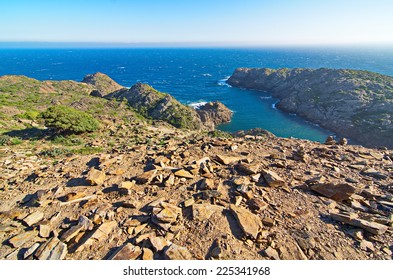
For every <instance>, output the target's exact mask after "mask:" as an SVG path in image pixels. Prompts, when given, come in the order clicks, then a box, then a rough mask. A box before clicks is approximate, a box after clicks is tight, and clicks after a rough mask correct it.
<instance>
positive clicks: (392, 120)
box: [228, 68, 393, 148]
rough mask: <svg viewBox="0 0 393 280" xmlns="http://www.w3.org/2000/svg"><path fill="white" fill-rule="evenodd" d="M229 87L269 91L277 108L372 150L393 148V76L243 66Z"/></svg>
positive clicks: (365, 72) (235, 74)
mask: <svg viewBox="0 0 393 280" xmlns="http://www.w3.org/2000/svg"><path fill="white" fill-rule="evenodd" d="M228 84H230V85H232V86H236V87H241V88H246V89H254V90H262V91H268V92H270V93H272V95H273V96H274V97H276V98H279V99H280V102H279V103H278V104H277V108H279V109H282V110H284V111H287V112H291V113H296V114H298V115H299V116H300V117H303V118H304V119H307V120H309V121H312V122H314V123H317V124H319V125H321V126H323V127H325V128H327V129H330V130H332V131H335V132H337V133H339V134H342V135H344V136H347V137H349V138H352V139H353V140H356V141H357V142H360V143H362V144H364V145H367V146H386V147H389V148H392V147H393V141H392V140H391V139H393V77H389V76H385V75H381V74H377V73H373V72H368V71H358V70H346V69H325V68H321V69H278V70H274V69H268V68H239V69H236V70H235V72H234V73H233V75H232V76H231V77H230V78H229V80H228Z"/></svg>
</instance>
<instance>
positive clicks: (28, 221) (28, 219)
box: [23, 211, 44, 227]
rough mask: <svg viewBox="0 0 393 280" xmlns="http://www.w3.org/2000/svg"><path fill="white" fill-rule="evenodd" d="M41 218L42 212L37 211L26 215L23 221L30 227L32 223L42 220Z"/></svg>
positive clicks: (42, 216)
mask: <svg viewBox="0 0 393 280" xmlns="http://www.w3.org/2000/svg"><path fill="white" fill-rule="evenodd" d="M43 218H44V213H42V212H39V211H38V212H34V213H31V214H30V215H28V216H27V217H26V218H24V219H23V222H24V223H25V224H26V225H28V226H29V227H31V226H32V225H34V224H36V223H38V222H40V221H42V219H43Z"/></svg>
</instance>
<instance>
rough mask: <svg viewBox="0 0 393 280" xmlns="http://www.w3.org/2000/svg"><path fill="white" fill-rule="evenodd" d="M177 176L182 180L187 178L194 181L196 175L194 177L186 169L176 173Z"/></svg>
mask: <svg viewBox="0 0 393 280" xmlns="http://www.w3.org/2000/svg"><path fill="white" fill-rule="evenodd" d="M175 176H176V177H180V178H186V179H193V178H194V175H192V174H191V173H190V172H188V171H187V170H185V169H180V170H178V171H176V172H175Z"/></svg>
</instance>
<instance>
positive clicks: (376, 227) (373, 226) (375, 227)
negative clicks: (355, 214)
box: [330, 213, 388, 234]
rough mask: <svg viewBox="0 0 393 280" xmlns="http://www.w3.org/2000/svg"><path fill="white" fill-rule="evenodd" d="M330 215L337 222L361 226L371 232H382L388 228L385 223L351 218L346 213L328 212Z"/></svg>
mask: <svg viewBox="0 0 393 280" xmlns="http://www.w3.org/2000/svg"><path fill="white" fill-rule="evenodd" d="M330 216H331V217H332V218H333V219H334V220H336V221H338V222H342V223H344V224H348V225H351V226H355V227H359V228H362V229H364V230H366V231H368V232H370V233H372V234H383V233H385V232H386V231H387V230H388V227H387V226H385V225H381V224H378V223H375V222H369V221H366V220H362V219H358V218H352V217H351V216H350V215H347V214H341V213H330Z"/></svg>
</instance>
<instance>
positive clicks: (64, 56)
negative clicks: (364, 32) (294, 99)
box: [0, 47, 393, 142]
mask: <svg viewBox="0 0 393 280" xmlns="http://www.w3.org/2000/svg"><path fill="white" fill-rule="evenodd" d="M238 67H268V68H284V67H286V68H303V67H307V68H321V67H325V68H349V69H360V70H369V71H374V72H378V73H381V74H385V75H390V76H393V48H355V47H346V48H333V47H328V48H113V49H100V48H91V49H86V48H82V49H76V48H75V49H74V48H67V49H61V48H60V49H45V48H42V49H0V76H1V75H25V76H28V77H32V78H35V79H38V80H74V81H81V80H82V79H83V77H84V76H85V75H87V74H90V73H95V72H102V73H105V74H107V75H109V76H110V77H111V78H113V79H114V80H115V81H117V82H118V83H119V84H121V85H123V86H126V87H131V86H132V85H133V84H135V83H137V82H143V83H147V84H149V85H151V86H153V87H154V88H156V89H157V90H159V91H162V92H166V93H169V94H171V95H173V96H174V97H175V98H176V99H178V100H179V101H180V102H182V103H183V104H187V105H189V106H193V107H197V106H200V105H201V104H204V103H205V102H209V101H216V100H218V101H221V102H222V103H224V104H225V105H226V106H227V107H229V109H230V110H232V111H233V113H234V115H233V119H232V121H231V122H230V123H228V124H223V125H220V126H219V129H221V130H224V131H228V132H235V131H238V130H246V129H251V128H263V129H267V130H269V131H271V132H272V133H274V134H275V135H276V136H280V137H295V138H301V139H308V140H312V141H319V142H323V141H324V140H325V139H326V137H327V136H328V135H332V134H334V133H333V132H331V131H328V130H326V129H323V128H321V127H319V126H318V125H316V124H313V123H310V122H307V121H305V120H303V119H301V118H300V117H298V116H296V115H293V114H288V113H285V112H282V111H280V110H278V109H277V108H276V104H277V102H278V101H279V100H277V99H275V98H273V97H272V96H271V94H270V93H269V92H260V91H253V90H244V89H239V88H234V87H231V86H230V85H228V84H227V83H226V81H227V79H228V78H229V76H230V75H231V74H232V73H233V71H234V70H235V69H236V68H238ZM344 136H345V135H344Z"/></svg>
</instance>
